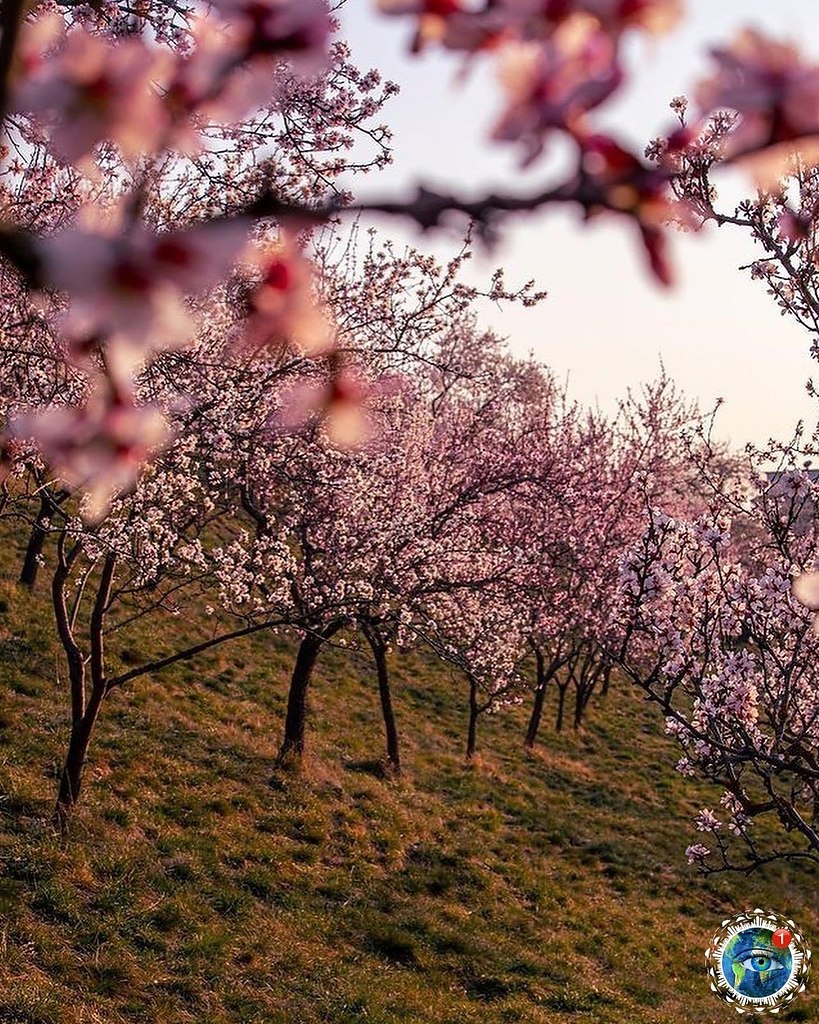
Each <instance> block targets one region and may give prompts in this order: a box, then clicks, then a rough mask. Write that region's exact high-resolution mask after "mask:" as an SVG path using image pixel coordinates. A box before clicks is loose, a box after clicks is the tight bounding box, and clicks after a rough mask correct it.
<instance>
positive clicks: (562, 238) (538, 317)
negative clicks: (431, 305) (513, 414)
mask: <svg viewBox="0 0 819 1024" xmlns="http://www.w3.org/2000/svg"><path fill="white" fill-rule="evenodd" d="M374 7H375V4H374V0H347V4H346V6H345V7H344V8H342V11H341V19H342V35H343V36H344V37H345V38H347V39H348V40H349V42H350V43H351V45H352V47H353V56H354V58H355V59H356V61H357V63H358V64H359V66H362V67H371V66H375V67H378V68H379V69H380V70H381V71H382V72H383V74H384V76H385V77H387V78H391V79H392V80H394V81H396V82H397V83H398V84H399V85H400V86H401V93H400V94H399V95H398V96H397V97H395V98H394V99H392V100H391V101H390V103H389V106H388V108H387V109H386V110H385V119H386V120H388V122H389V123H390V125H391V126H392V128H393V130H394V133H395V138H394V164H393V165H392V167H390V168H388V169H387V170H386V171H384V172H381V173H378V174H376V175H373V176H372V177H370V178H366V179H363V180H362V179H358V180H356V181H355V182H354V183H353V187H354V188H355V189H356V190H357V192H358V194H359V195H360V196H366V195H371V196H376V195H377V196H379V197H381V196H384V195H394V194H403V193H406V192H407V191H408V190H409V189H410V188H412V187H414V186H415V185H416V184H418V183H426V184H430V185H438V186H444V187H446V188H448V189H449V190H451V191H456V192H459V193H467V194H469V193H472V194H476V195H477V194H479V193H480V192H481V191H484V190H486V189H487V188H496V189H499V190H503V191H505V192H513V191H516V190H519V191H521V192H525V191H526V190H527V189H529V188H532V186H533V183H537V182H538V181H543V180H548V179H549V177H550V174H551V172H550V167H553V166H554V165H553V164H550V163H549V161H548V160H547V161H543V162H540V163H538V164H537V165H536V167H535V169H534V170H533V171H530V172H528V173H526V174H524V173H522V172H521V170H520V169H519V167H518V161H517V154H516V153H515V152H514V150H513V149H512V148H511V147H501V146H500V145H498V144H497V143H490V142H488V141H486V140H487V136H488V134H489V132H490V131H491V127H492V124H493V121H494V119H495V117H496V116H497V113H498V112H499V110H500V106H501V94H500V92H499V89H498V87H497V85H496V83H495V80H494V72H493V71H492V70H491V66H490V65H488V64H486V63H483V62H481V63H479V64H478V65H477V66H476V67H475V68H474V70H473V71H472V73H471V74H470V76H469V78H468V80H467V81H466V82H463V81H458V80H457V69H458V63H457V58H453V57H452V56H451V55H449V56H446V55H439V54H437V53H432V52H430V53H426V54H424V55H422V56H421V57H420V58H419V57H409V56H408V54H407V42H408V39H409V34H410V25H409V23H408V22H407V21H406V20H404V19H400V18H398V19H387V18H385V17H383V16H380V15H378V14H377V13H376V12H375V10H374ZM687 7H688V18H687V21H686V23H685V26H684V27H683V28H682V29H681V30H679V31H678V32H676V33H675V34H674V35H673V36H671V37H669V38H668V39H666V40H660V41H655V42H652V43H650V44H649V45H643V44H637V45H635V46H633V47H632V50H631V52H630V54H629V57H630V62H631V66H632V68H633V69H634V71H635V74H634V77H633V85H632V87H631V88H630V89H629V91H628V93H627V95H626V96H625V97H624V98H623V99H621V100H618V101H617V104H616V106H612V109H611V112H610V113H607V114H606V123H607V127H608V128H609V130H611V131H612V132H613V133H614V134H617V135H620V136H624V137H626V138H628V139H630V140H631V141H632V142H633V143H635V144H637V145H638V146H639V147H640V148H642V146H643V145H644V144H645V143H646V142H647V141H648V140H649V139H650V138H651V137H652V136H654V135H657V134H658V133H660V132H661V130H662V129H663V127H664V126H666V125H668V124H669V123H670V120H671V117H672V115H671V112H670V111H669V110H668V101H669V100H670V99H671V97H672V96H675V95H678V94H680V93H685V92H687V91H689V89H690V86H691V84H692V83H693V82H694V81H695V79H696V77H697V76H698V75H699V74H700V73H701V72H702V71H703V70H704V69H705V68H707V66H708V58H707V49H708V46H709V45H710V44H713V43H716V42H721V41H725V40H729V39H730V38H731V37H732V36H733V35H734V34H735V33H736V32H737V31H738V30H739V29H740V28H742V27H744V26H746V25H754V26H756V27H759V28H761V29H765V30H766V31H768V32H771V33H774V34H775V35H776V36H777V37H779V38H782V39H790V40H799V42H800V44H801V45H802V46H803V47H804V48H805V50H806V51H807V52H809V53H810V54H811V55H812V56H813V57H814V58H815V59H817V60H819V5H817V3H816V0H776V3H771V2H770V0H736V2H734V0H719V2H717V0H689V2H688V4H687ZM605 109H608V108H605ZM558 158H559V156H558ZM725 187H726V188H727V189H729V190H732V188H733V185H732V183H731V182H727V183H726V186H725ZM375 223H376V224H377V226H378V227H379V229H381V230H383V233H384V234H385V235H389V236H390V237H393V238H399V239H401V240H405V241H408V242H411V243H412V244H415V245H417V246H418V247H419V248H422V249H424V250H427V251H431V252H434V253H436V254H437V255H439V256H441V257H446V256H447V255H448V254H449V253H451V252H452V248H453V245H454V244H455V240H456V239H455V236H450V237H447V236H442V235H439V234H428V235H426V236H424V235H422V234H421V233H420V232H418V231H416V230H415V229H413V228H412V227H411V226H409V225H407V224H405V223H404V222H399V221H395V220H387V219H385V218H381V219H378V220H377V221H375ZM672 245H673V253H674V262H675V265H676V267H677V276H678V283H677V284H676V286H675V287H674V288H673V289H672V290H670V291H667V290H664V289H661V288H659V287H658V286H656V285H655V284H654V283H653V282H652V281H651V279H650V278H649V276H648V274H647V273H646V271H645V269H644V266H643V264H642V257H641V253H640V251H639V245H638V243H637V242H636V241H635V239H634V236H633V233H632V231H631V230H629V225H628V224H622V225H621V224H619V223H618V222H617V221H616V220H615V221H614V223H612V221H611V220H610V219H609V218H607V217H606V218H600V220H599V221H597V222H593V224H592V225H589V226H584V225H583V224H581V222H580V219H579V215H578V214H577V213H576V212H575V211H569V210H560V211H552V210H547V211H545V212H543V213H539V214H536V215H531V214H530V215H527V216H525V217H522V218H520V219H519V220H517V221H514V222H511V221H510V222H508V224H507V228H506V230H505V234H504V238H503V240H502V242H501V244H500V245H498V246H497V247H496V249H495V250H494V251H493V252H492V253H491V254H489V255H488V256H486V257H483V256H482V257H480V258H479V259H475V261H474V262H473V266H472V270H471V274H470V276H471V277H472V278H473V279H474V280H475V281H476V282H477V281H479V280H485V279H488V276H489V273H490V271H491V269H492V268H493V267H494V266H496V265H502V266H504V267H505V268H506V271H507V279H508V282H509V283H510V284H512V283H515V282H521V283H522V282H523V281H525V280H528V279H529V278H532V277H534V278H535V279H536V280H537V283H538V286H539V287H540V288H542V289H544V290H546V291H548V293H549V296H548V298H547V299H546V300H545V301H544V302H543V303H542V304H541V305H540V306H538V307H536V308H535V309H532V310H523V309H520V310H519V309H514V308H513V309H507V310H505V311H499V310H496V309H494V308H486V309H485V310H484V311H483V313H482V321H483V322H484V323H485V324H486V325H487V326H491V327H494V328H495V329H496V330H497V331H498V333H500V334H502V335H504V336H505V337H507V338H508V340H509V343H510V345H511V347H512V348H513V350H514V351H516V352H519V353H521V354H523V353H525V352H528V351H530V350H531V351H533V352H534V353H535V355H536V356H537V357H538V358H540V359H542V360H543V361H544V362H545V363H547V364H548V365H549V366H550V367H551V368H552V369H553V370H554V372H555V374H556V375H557V376H558V377H560V378H561V379H562V378H565V377H566V376H567V375H568V378H569V385H570V391H571V393H572V394H573V395H574V396H575V397H576V398H578V399H580V400H581V401H584V402H588V403H592V402H595V401H597V402H599V403H600V404H601V406H602V407H603V408H610V407H611V403H612V401H613V399H614V398H616V397H617V396H619V395H621V394H622V393H623V392H624V391H625V389H626V388H627V387H628V386H635V385H638V384H639V383H640V381H642V380H647V379H650V378H652V377H653V376H655V375H656V373H657V371H658V369H659V365H660V361H661V360H662V362H663V364H664V365H665V367H666V369H667V370H668V372H669V373H670V375H671V376H672V377H673V378H674V379H675V381H676V382H677V383H678V384H679V385H680V386H681V387H682V388H683V389H684V390H685V392H686V393H687V394H689V395H690V396H691V397H694V398H697V399H698V400H700V402H701V403H702V405H703V406H704V407H707V406H710V405H711V404H713V402H714V400H715V399H716V398H717V397H721V398H723V399H724V403H725V404H724V405H723V408H722V410H721V413H720V416H719V419H718V424H719V433H720V434H721V435H722V436H724V437H726V438H730V439H731V441H732V442H733V443H734V444H735V445H738V446H739V445H742V444H744V443H745V442H746V441H753V442H756V443H759V444H761V443H764V441H765V440H766V438H767V437H769V436H774V437H778V438H781V439H785V438H786V437H787V436H789V435H790V434H791V432H792V430H793V427H794V425H795V423H796V421H797V420H798V419H800V418H802V419H805V420H806V422H807V423H808V424H809V425H810V426H813V424H814V422H815V420H816V419H817V418H818V417H819V408H818V407H817V403H816V402H815V401H814V400H811V399H810V398H809V397H808V396H807V394H806V392H805V382H806V381H807V380H808V378H809V377H811V376H814V375H815V376H816V378H817V380H819V367H818V366H817V365H816V363H815V362H813V361H812V360H811V359H810V357H809V346H810V341H811V339H810V337H809V336H808V334H807V333H806V332H804V331H803V330H801V329H800V328H798V327H797V326H796V325H795V324H794V323H792V322H791V321H789V320H788V319H786V318H783V317H782V316H781V315H780V313H779V309H778V307H777V306H776V305H775V303H774V302H773V300H772V299H771V298H770V297H769V296H767V295H766V294H765V291H764V287H763V286H762V285H761V283H760V282H758V281H751V280H750V279H749V276H748V274H747V272H742V271H739V270H738V269H737V268H738V267H739V266H740V265H742V264H745V263H748V262H750V260H751V259H753V258H754V256H755V254H756V253H757V252H758V250H756V249H755V247H754V246H753V244H752V242H751V241H750V239H749V238H747V237H746V236H744V235H742V234H741V233H737V232H736V231H735V230H734V231H732V230H731V229H730V228H728V227H725V228H723V229H721V230H717V229H711V230H710V231H709V232H708V234H707V236H705V237H703V236H688V235H675V236H674V237H673V238H672Z"/></svg>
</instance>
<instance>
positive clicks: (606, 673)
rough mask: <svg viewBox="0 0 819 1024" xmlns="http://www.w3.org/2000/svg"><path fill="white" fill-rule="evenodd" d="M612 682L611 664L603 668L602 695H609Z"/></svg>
mask: <svg viewBox="0 0 819 1024" xmlns="http://www.w3.org/2000/svg"><path fill="white" fill-rule="evenodd" d="M610 682H611V665H606V667H605V668H604V669H603V685H602V686H601V687H600V696H601V697H608V695H609V683H610Z"/></svg>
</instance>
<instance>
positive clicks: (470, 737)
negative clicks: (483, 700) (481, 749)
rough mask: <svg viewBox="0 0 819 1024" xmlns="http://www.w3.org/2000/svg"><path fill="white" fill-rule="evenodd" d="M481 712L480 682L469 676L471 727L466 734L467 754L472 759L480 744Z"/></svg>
mask: <svg viewBox="0 0 819 1024" xmlns="http://www.w3.org/2000/svg"><path fill="white" fill-rule="evenodd" d="M480 713H481V711H480V707H479V705H478V684H477V682H476V681H475V678H474V676H470V677H469V728H468V730H467V734H466V756H467V758H469V760H470V761H471V760H472V758H473V757H474V756H475V749H476V747H477V744H478V715H479V714H480Z"/></svg>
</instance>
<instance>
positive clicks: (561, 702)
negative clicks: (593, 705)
mask: <svg viewBox="0 0 819 1024" xmlns="http://www.w3.org/2000/svg"><path fill="white" fill-rule="evenodd" d="M568 688H569V681H568V679H567V680H566V682H565V683H558V684H557V690H558V698H557V719H556V721H555V732H561V730H562V729H563V716H564V713H565V711H566V691H567V690H568Z"/></svg>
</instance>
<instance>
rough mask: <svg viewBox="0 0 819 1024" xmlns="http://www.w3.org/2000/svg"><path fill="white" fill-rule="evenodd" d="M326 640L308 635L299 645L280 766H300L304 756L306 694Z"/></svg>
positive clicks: (288, 699)
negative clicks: (289, 763)
mask: <svg viewBox="0 0 819 1024" xmlns="http://www.w3.org/2000/svg"><path fill="white" fill-rule="evenodd" d="M324 640H325V637H324V636H320V635H318V634H315V633H307V634H306V635H305V637H304V639H303V640H302V642H301V644H299V651H298V654H297V655H296V664H295V665H294V667H293V675H292V676H291V678H290V691H289V693H288V695H287V715H286V717H285V720H284V739H283V740H282V745H281V748H280V750H279V756H278V758H277V763H278V764H284V763H285V762H291V763H294V762H295V763H298V762H299V761H301V759H302V755H303V754H304V726H305V722H306V720H307V691H308V690H309V688H310V679H311V677H312V675H313V669H314V667H315V664H316V660H317V659H318V656H319V651H320V650H321V646H322V644H323V643H324Z"/></svg>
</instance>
